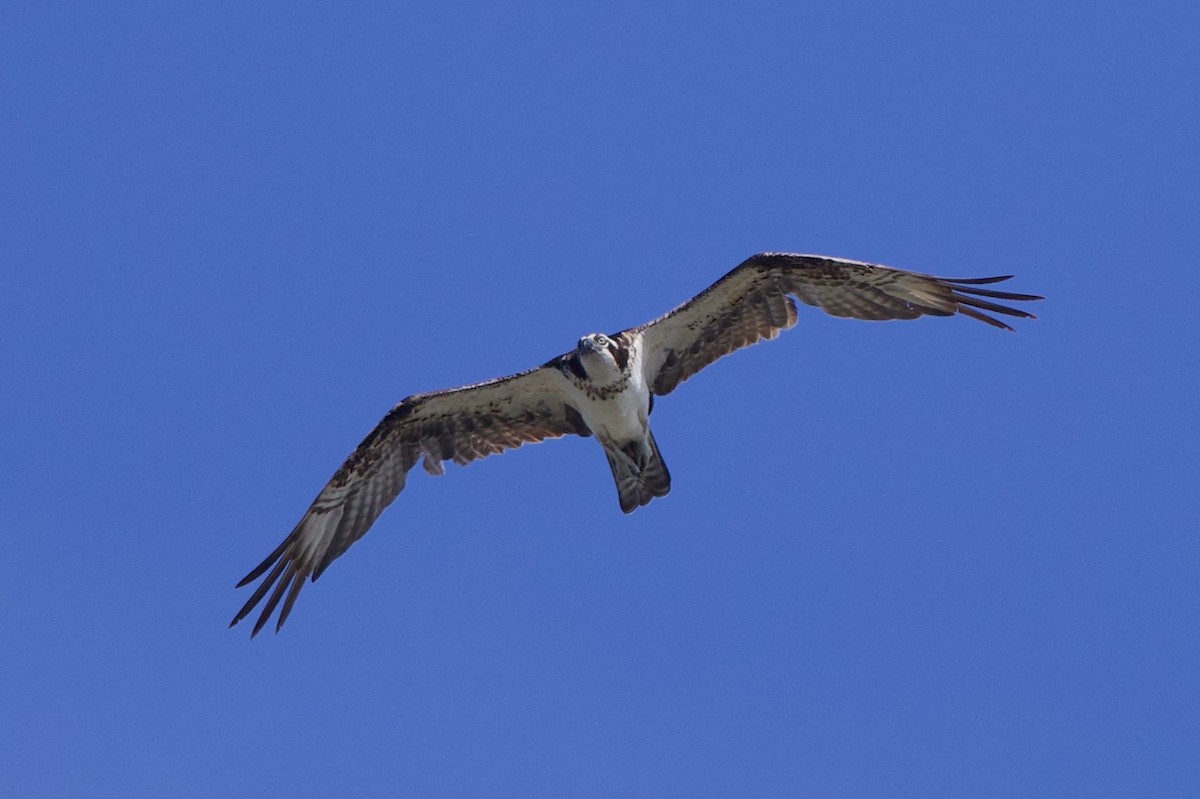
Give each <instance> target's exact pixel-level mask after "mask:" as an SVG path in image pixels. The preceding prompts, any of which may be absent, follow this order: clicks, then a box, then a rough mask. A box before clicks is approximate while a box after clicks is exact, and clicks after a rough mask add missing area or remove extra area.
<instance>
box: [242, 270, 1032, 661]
mask: <svg viewBox="0 0 1200 799" xmlns="http://www.w3.org/2000/svg"><path fill="white" fill-rule="evenodd" d="M1010 277H1012V276H1011V275H1005V276H1001V277H985V278H973V279H952V278H938V277H932V276H930V275H923V274H919V273H916V272H906V271H903V270H900V269H891V268H888V267H885V266H878V265H874V264H868V263H862V262H859V261H848V260H844V259H841V258H829V257H826V256H820V255H796V254H786V253H762V254H760V255H755V256H753V257H751V258H749V259H748V260H746V261H745V262H744V263H742V264H741V265H740V266H738V267H737V268H735V269H734V270H732V271H731V272H729V274H727V275H725V276H724V277H723V278H721V279H720V280H718V281H717V282H716V283H714V284H713V285H711V286H709V287H708V288H707V289H706V290H705V291H704V292H702V293H701V294H699V295H698V296H696V297H694V298H692V299H691V300H689V301H687V302H685V303H684V304H683V305H680V306H679V307H678V308H676V309H675V310H673V311H671V312H669V313H667V314H666V315H665V316H662V317H660V318H658V319H656V320H654V321H653V322H650V323H648V324H645V325H642V326H641V327H634V328H630V329H628V330H623V331H621V332H620V333H615V334H613V335H604V334H602V333H591V334H589V335H586V336H584V337H583V338H581V339H579V343H578V344H577V345H576V346H575V348H574V349H572V350H571V351H570V352H567V353H565V354H563V355H560V356H558V357H557V358H554V359H552V360H550V361H548V362H546V363H545V364H542V365H541V366H539V367H537V368H535V369H530V370H528V371H525V372H521V373H519V374H515V375H510V376H509V377H501V378H497V379H495V380H488V381H485V382H482V383H475V384H473V385H469V386H462V387H460V388H451V389H446V390H444V391H434V392H431V393H428V394H414V395H413V396H411V397H407V398H406V399H403V400H401V401H400V404H399V405H397V406H396V407H394V408H392V410H391V411H389V412H388V414H387V415H386V416H384V417H383V420H382V421H381V422H380V423H379V424H378V425H377V426H376V427H375V429H374V430H372V431H371V432H370V434H369V435H368V436H367V437H366V438H365V439H363V442H362V443H361V444H359V445H358V448H357V449H356V450H354V452H352V453H351V454H350V457H349V458H347V459H346V462H345V463H343V464H342V466H341V468H339V469H338V470H337V472H335V473H334V475H333V477H332V478H331V479H330V481H329V482H328V483H327V484H326V485H325V487H324V488H323V489H321V493H319V494H318V495H317V498H316V499H315V500H313V503H312V505H311V506H309V509H308V511H307V512H306V513H305V514H304V517H303V518H301V519H300V523H299V524H297V525H296V527H295V529H293V530H292V532H291V534H290V535H288V537H287V538H285V539H284V540H283V543H281V544H280V545H279V546H278V547H277V548H276V549H275V551H274V552H272V553H271V554H270V555H268V556H267V558H266V560H264V561H263V562H262V563H260V564H259V565H258V566H257V567H256V568H255V569H254V570H253V571H251V572H250V573H249V574H247V575H246V576H245V578H243V579H242V581H241V582H240V583H238V587H239V588H241V587H242V586H244V585H247V584H248V583H251V582H253V581H255V580H257V579H258V578H259V577H262V576H263V575H264V574H265V575H266V578H265V579H263V581H262V582H261V583H260V584H259V586H258V588H257V589H256V590H255V591H254V594H253V595H252V596H251V597H250V599H249V600H247V602H246V604H245V605H243V606H242V609H241V610H239V611H238V613H237V615H236V616H234V617H233V621H231V622H230V625H229V626H230V627H232V626H233V625H235V624H237V623H238V622H239V621H241V620H242V619H243V618H245V617H246V616H247V615H248V614H249V613H250V611H252V610H253V609H254V607H255V606H256V605H257V604H258V603H259V602H260V601H262V599H263V597H265V596H266V595H267V592H268V591H271V596H270V598H269V599H268V600H267V603H266V605H265V606H264V607H263V609H262V612H261V614H260V615H259V617H258V621H257V622H256V623H255V625H254V630H253V632H252V633H251V636H252V637H253V636H254V635H256V634H257V633H258V631H259V630H261V629H262V627H263V625H265V624H266V623H267V621H268V619H269V618H270V617H271V614H272V613H273V612H274V611H275V608H276V607H277V606H278V605H279V602H280V601H281V600H283V607H282V609H281V610H280V612H279V620H278V621H277V622H276V624H275V630H276V631H277V632H278V630H279V628H280V627H282V626H283V623H284V622H285V621H286V620H287V617H288V614H289V613H291V610H292V606H293V605H294V604H295V602H296V597H297V596H298V595H299V593H300V589H301V588H302V587H303V586H304V583H305V581H306V580H308V579H309V578H311V579H312V580H314V581H315V580H316V579H317V578H318V577H320V576H321V574H322V573H323V572H324V571H325V569H326V568H327V567H328V566H329V564H330V563H332V562H333V561H334V560H335V559H336V558H337V557H338V556H339V555H341V554H342V553H343V552H345V551H346V550H347V549H348V548H349V547H350V545H351V544H353V543H354V542H355V541H357V540H358V539H359V538H362V536H363V535H364V534H365V533H366V532H367V530H369V529H370V527H371V525H372V523H374V521H375V519H377V518H378V517H379V514H380V513H382V512H383V509H384V508H386V507H387V506H388V505H389V504H391V502H392V500H394V499H395V498H396V495H397V494H399V493H400V491H401V489H403V488H404V483H405V480H406V478H407V476H408V472H409V470H410V469H412V468H413V466H415V465H416V463H417V461H419V460H420V461H423V465H424V468H425V471H427V472H429V473H430V474H434V475H440V474H442V471H443V470H442V463H443V461H448V460H449V461H453V462H454V463H457V464H459V465H464V464H467V463H470V462H471V461H473V460H476V459H477V458H482V457H484V456H486V455H492V454H494V453H497V452H503V451H504V450H506V449H510V448H513V447H519V446H521V445H522V444H525V443H529V442H536V441H544V440H545V439H548V438H559V437H561V436H565V435H578V436H594V437H595V438H596V441H597V442H599V444H600V447H601V448H602V449H603V450H604V455H605V457H606V458H608V465H609V468H610V469H611V470H612V475H613V480H614V481H615V482H616V485H617V497H618V499H619V500H620V504H621V510H622V511H624V512H625V513H630V512H632V511H634V510H635V509H637V508H638V507H640V506H642V505H645V504H647V503H648V502H650V500H652V499H654V498H655V497H661V496H665V495H666V494H667V492H668V491H669V490H670V489H671V475H670V473H669V472H668V471H667V465H666V464H665V463H664V462H663V458H662V455H661V454H659V451H658V444H657V443H656V442H655V440H654V434H653V433H652V432H651V431H650V424H649V419H650V411H651V409H652V408H653V407H654V397H656V396H663V395H666V394H670V393H671V392H672V391H674V390H675V387H676V386H678V385H679V384H680V383H682V382H683V381H684V380H687V379H688V378H689V377H691V376H692V375H694V374H696V372H698V371H700V370H701V369H703V368H704V367H705V366H708V365H709V364H710V363H712V362H713V361H715V360H717V359H718V358H720V357H721V356H723V355H727V354H729V353H731V352H733V351H734V350H737V349H740V348H742V347H746V346H748V345H750V344H754V343H756V342H759V341H762V340H764V339H771V338H775V336H777V335H778V334H779V331H781V330H786V329H787V328H789V327H791V326H792V325H794V324H795V323H796V303H795V301H794V299H793V298H795V299H798V300H800V301H801V302H803V303H805V304H807V305H814V306H816V307H818V308H820V309H821V310H823V311H825V312H826V313H829V314H832V315H833V316H843V317H853V318H855V319H915V318H917V317H918V316H924V315H931V316H953V315H954V314H956V313H961V314H963V315H965V316H969V317H971V318H972V319H978V320H979V321H981V322H986V323H987V324H989V325H992V326H994V327H998V328H1001V329H1004V330H1012V328H1011V327H1009V326H1008V325H1007V324H1005V323H1004V322H1002V321H1000V320H999V319H996V318H995V317H993V316H990V315H989V313H987V312H990V313H997V314H1005V315H1008V316H1015V317H1022V318H1026V319H1032V318H1034V316H1033V314H1030V313H1028V312H1026V311H1023V310H1019V309H1016V308H1010V307H1008V306H1005V305H1000V304H998V303H996V302H992V300H1005V301H1009V302H1023V301H1027V300H1040V299H1042V298H1041V297H1038V296H1035V295H1032V294H1012V293H1008V292H1003V291H995V290H992V289H986V288H980V286H983V285H986V284H990V283H998V282H1000V281H1002V280H1007V279H1008V278H1010ZM272 587H273V588H274V590H273V591H272V590H271V589H272ZM285 597H286V598H285Z"/></svg>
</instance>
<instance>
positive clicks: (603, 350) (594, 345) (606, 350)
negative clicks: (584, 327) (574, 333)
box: [575, 333, 620, 378]
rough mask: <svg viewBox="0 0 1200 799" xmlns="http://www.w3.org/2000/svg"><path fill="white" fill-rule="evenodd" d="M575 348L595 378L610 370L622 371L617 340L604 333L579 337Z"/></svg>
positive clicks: (614, 371) (589, 372)
mask: <svg viewBox="0 0 1200 799" xmlns="http://www.w3.org/2000/svg"><path fill="white" fill-rule="evenodd" d="M575 350H576V352H578V353H579V359H580V360H581V361H583V363H584V366H585V368H586V369H587V371H588V374H590V375H592V376H593V378H595V377H597V376H599V375H603V374H606V373H609V372H613V373H618V372H620V369H619V368H618V365H617V342H615V341H613V340H612V339H611V338H609V337H608V336H606V335H604V334H603V333H589V334H588V335H586V336H584V337H583V338H581V339H579V345H578V346H577V347H576V348H575Z"/></svg>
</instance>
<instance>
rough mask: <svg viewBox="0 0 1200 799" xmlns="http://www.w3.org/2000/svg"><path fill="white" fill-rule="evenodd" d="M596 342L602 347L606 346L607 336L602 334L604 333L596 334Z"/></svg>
mask: <svg viewBox="0 0 1200 799" xmlns="http://www.w3.org/2000/svg"><path fill="white" fill-rule="evenodd" d="M596 343H597V344H599V345H600V346H602V347H606V346H608V336H604V335H600V336H596Z"/></svg>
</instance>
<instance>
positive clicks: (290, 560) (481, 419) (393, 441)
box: [229, 359, 590, 635]
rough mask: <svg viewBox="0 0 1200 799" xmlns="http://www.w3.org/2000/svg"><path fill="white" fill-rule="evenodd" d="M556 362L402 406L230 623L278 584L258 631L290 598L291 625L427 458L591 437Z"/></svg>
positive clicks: (466, 456)
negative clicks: (311, 589)
mask: <svg viewBox="0 0 1200 799" xmlns="http://www.w3.org/2000/svg"><path fill="white" fill-rule="evenodd" d="M556 361H557V359H556ZM556 361H551V362H550V363H548V364H546V365H545V366H542V367H539V368H537V369H531V370H529V371H527V372H522V373H520V374H516V375H512V376H510V377H503V378H498V379H496V380H489V381H487V382H484V383H476V384H474V385H470V386H463V387H462V388H456V389H450V390H447V391H438V392H433V393H430V394H417V395H414V396H411V397H408V398H407V399H404V400H402V401H401V402H400V404H399V405H397V406H396V407H395V408H393V409H392V410H391V411H390V412H389V413H388V414H387V415H386V416H385V417H384V418H383V420H382V421H381V422H380V423H379V424H378V425H377V426H376V427H375V429H374V430H372V431H371V433H370V434H369V435H367V437H366V438H365V439H363V442H362V443H361V444H359V446H358V448H357V449H355V450H354V452H353V453H351V454H350V457H349V458H347V459H346V462H345V463H343V464H342V466H341V468H339V469H338V470H337V472H336V473H334V475H333V477H332V478H331V479H330V480H329V482H328V483H327V484H326V485H325V487H324V488H323V489H321V493H319V494H318V495H317V498H316V499H315V500H313V503H312V505H311V506H310V507H309V509H308V511H307V512H306V513H305V514H304V517H303V518H302V519H300V522H299V524H297V525H296V527H295V529H293V530H292V532H291V534H290V535H288V537H287V538H286V539H284V541H283V543H281V544H280V545H279V546H278V547H276V548H275V550H274V551H273V552H272V553H271V554H270V555H268V556H267V558H266V559H265V560H264V561H263V562H262V563H260V564H259V565H258V566H256V567H255V568H254V569H253V570H252V571H251V572H250V573H249V574H247V575H246V576H245V577H244V578H243V579H242V581H241V582H239V583H238V587H239V588H241V587H242V586H245V585H249V584H250V583H252V582H254V581H255V580H257V579H259V578H260V577H262V576H263V575H264V574H266V575H267V576H266V577H265V578H264V579H263V581H262V582H261V583H260V584H259V585H258V587H257V588H255V590H254V593H253V594H252V595H251V597H250V599H249V600H247V601H246V604H245V605H243V606H242V608H241V610H239V611H238V613H237V615H236V616H234V617H233V621H232V622H230V625H229V626H231V627H232V626H233V625H235V624H237V623H238V622H239V621H241V620H242V619H244V618H245V617H246V616H247V615H249V614H250V612H251V611H253V610H254V608H255V606H256V605H258V604H259V603H260V602H261V601H262V600H263V598H264V597H266V596H267V593H268V592H269V591H271V590H272V588H274V591H273V592H272V593H271V595H270V597H269V598H268V599H267V602H266V604H265V605H264V606H263V609H262V611H261V612H260V614H259V617H258V620H257V621H256V622H255V625H254V630H253V632H252V633H251V635H257V634H258V632H259V630H261V629H262V628H263V626H264V625H265V624H266V623H267V621H268V620H269V619H270V617H271V614H272V613H273V612H274V610H275V608H276V607H279V603H280V601H281V600H282V601H283V605H282V607H281V609H280V612H279V618H278V620H277V622H276V624H275V629H276V630H278V629H279V628H280V627H282V626H283V623H284V622H285V621H287V617H288V614H290V613H291V611H292V607H293V605H295V603H296V597H297V596H299V594H300V589H301V588H302V587H303V586H304V583H305V582H306V581H307V580H309V579H310V578H311V579H312V580H316V579H317V578H318V577H320V576H321V573H322V572H324V571H325V569H326V568H328V566H329V564H330V563H332V562H333V561H334V560H335V559H336V558H337V557H338V556H339V555H341V554H342V553H343V552H345V551H346V550H347V549H349V547H350V545H351V544H353V543H354V542H355V541H357V540H358V539H360V538H362V536H363V535H364V534H366V532H367V530H369V529H370V527H371V525H372V524H373V523H374V522H375V520H376V519H377V518H379V514H381V513H382V512H383V510H384V508H386V507H387V506H388V505H389V504H391V502H392V500H394V499H395V498H396V496H397V495H398V494H399V493H400V491H401V490H402V489H403V488H404V484H405V481H406V479H407V476H408V472H409V470H411V469H412V468H413V466H415V465H416V463H417V461H418V460H421V459H422V458H424V460H425V464H426V468H427V469H428V470H430V471H434V472H435V473H438V474H440V473H441V463H442V461H446V460H449V461H453V462H454V463H457V464H460V465H465V464H468V463H470V462H471V461H473V460H477V459H479V458H483V457H486V456H487V455H493V454H496V453H498V452H503V451H504V450H506V449H510V448H513V447H519V446H521V445H522V444H525V443H531V442H536V441H544V440H545V439H548V438H558V437H560V436H565V435H569V434H577V435H589V434H590V431H589V430H588V429H587V427H586V426H585V425H584V424H583V418H582V417H581V416H580V414H579V412H578V410H577V409H576V408H574V407H573V406H572V405H571V404H570V402H569V401H568V400H567V398H566V394H565V392H564V391H563V384H564V378H563V377H562V374H561V372H560V371H559V369H558V368H557V367H556ZM289 589H290V590H289ZM285 597H286V598H285Z"/></svg>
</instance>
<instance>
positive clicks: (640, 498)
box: [604, 430, 671, 513]
mask: <svg viewBox="0 0 1200 799" xmlns="http://www.w3.org/2000/svg"><path fill="white" fill-rule="evenodd" d="M604 454H605V455H606V456H608V466H609V468H610V469H612V473H613V480H614V481H616V484H617V496H618V497H619V498H620V500H621V510H623V511H624V512H625V513H632V512H633V511H634V510H636V509H637V508H639V507H641V506H642V505H645V504H647V503H648V502H650V500H652V499H654V498H655V497H665V496H666V495H667V492H668V491H670V490H671V474H670V472H668V471H667V464H665V463H663V459H662V455H660V454H659V452H658V444H657V443H656V442H655V440H654V434H653V433H651V432H650V431H649V430H647V431H646V438H645V440H643V441H630V442H629V443H628V444H625V445H623V446H621V447H619V448H611V447H608V446H605V448H604Z"/></svg>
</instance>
